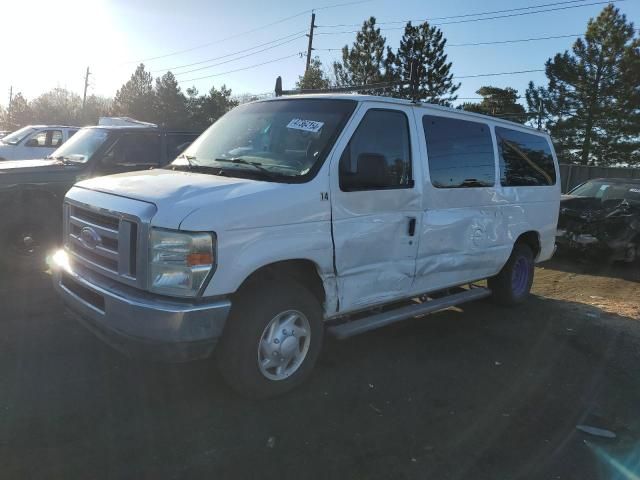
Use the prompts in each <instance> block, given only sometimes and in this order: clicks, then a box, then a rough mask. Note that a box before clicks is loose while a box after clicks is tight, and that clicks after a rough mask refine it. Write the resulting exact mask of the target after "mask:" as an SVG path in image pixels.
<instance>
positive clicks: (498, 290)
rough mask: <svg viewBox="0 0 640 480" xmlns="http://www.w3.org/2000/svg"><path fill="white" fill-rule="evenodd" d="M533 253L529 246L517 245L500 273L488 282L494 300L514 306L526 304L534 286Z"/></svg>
mask: <svg viewBox="0 0 640 480" xmlns="http://www.w3.org/2000/svg"><path fill="white" fill-rule="evenodd" d="M533 273H534V265H533V252H532V251H531V248H530V247H529V246H528V245H525V244H523V243H516V244H515V245H514V247H513V251H512V252H511V256H510V257H509V260H507V263H506V264H505V265H504V267H502V270H500V273H498V275H496V276H495V277H493V278H490V279H489V280H488V284H489V289H490V290H491V292H492V294H493V296H492V298H493V300H494V301H495V302H496V303H499V304H501V305H507V306H513V305H517V304H519V303H522V302H524V301H525V300H526V299H527V297H528V296H529V292H530V291H531V285H533Z"/></svg>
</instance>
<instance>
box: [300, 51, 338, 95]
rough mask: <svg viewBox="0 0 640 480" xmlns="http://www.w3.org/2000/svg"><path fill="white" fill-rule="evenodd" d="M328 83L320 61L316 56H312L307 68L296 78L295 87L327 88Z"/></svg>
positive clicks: (306, 88) (307, 88)
mask: <svg viewBox="0 0 640 480" xmlns="http://www.w3.org/2000/svg"><path fill="white" fill-rule="evenodd" d="M329 84H330V82H329V79H328V78H327V76H326V75H325V73H324V71H323V70H322V62H321V61H320V59H319V58H318V57H314V58H313V59H312V60H311V63H310V64H309V69H308V70H307V71H306V72H304V75H300V77H299V78H298V81H297V82H296V88H299V89H305V90H309V89H320V88H329Z"/></svg>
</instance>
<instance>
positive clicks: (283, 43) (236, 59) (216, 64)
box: [175, 35, 304, 75]
mask: <svg viewBox="0 0 640 480" xmlns="http://www.w3.org/2000/svg"><path fill="white" fill-rule="evenodd" d="M301 38H304V35H302V36H299V37H295V38H292V39H290V40H287V41H285V42H282V43H279V44H277V45H273V46H271V47H267V48H263V49H262V50H256V51H255V52H251V53H248V54H246V55H242V56H241V57H237V58H231V59H229V60H225V61H223V62H218V63H214V64H211V65H206V66H204V67H198V68H193V69H191V70H185V71H183V72H177V73H175V75H184V74H186V73H193V72H199V71H201V70H206V69H208V68H213V67H217V66H220V65H224V64H226V63H231V62H235V61H238V60H242V59H243V58H247V57H250V56H252V55H256V54H257V53H262V52H266V51H267V50H272V49H274V48H276V47H280V46H282V45H286V44H288V43H291V42H293V41H295V40H299V39H301Z"/></svg>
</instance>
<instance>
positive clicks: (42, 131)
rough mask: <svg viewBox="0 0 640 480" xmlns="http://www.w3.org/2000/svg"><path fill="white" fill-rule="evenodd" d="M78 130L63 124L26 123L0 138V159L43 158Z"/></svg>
mask: <svg viewBox="0 0 640 480" xmlns="http://www.w3.org/2000/svg"><path fill="white" fill-rule="evenodd" d="M78 130H80V128H79V127H70V126H64V125H28V126H26V127H23V128H21V129H20V130H16V131H15V132H13V133H10V134H8V135H6V136H5V137H2V138H1V139H0V160H33V159H35V158H45V157H46V156H48V155H49V154H50V153H53V151H54V150H55V149H57V148H58V147H59V146H61V145H62V144H63V143H64V142H66V141H67V140H69V138H71V137H72V136H73V134H75V133H76V132H77V131H78Z"/></svg>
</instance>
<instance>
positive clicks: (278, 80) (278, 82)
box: [275, 76, 282, 97]
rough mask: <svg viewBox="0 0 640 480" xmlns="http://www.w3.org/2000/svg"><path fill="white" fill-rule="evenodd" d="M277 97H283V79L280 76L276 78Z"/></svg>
mask: <svg viewBox="0 0 640 480" xmlns="http://www.w3.org/2000/svg"><path fill="white" fill-rule="evenodd" d="M275 93H276V97H281V96H282V77H280V76H278V78H276V89H275Z"/></svg>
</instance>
